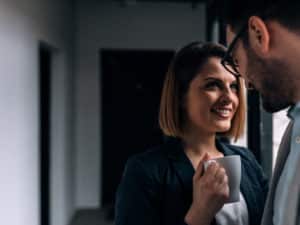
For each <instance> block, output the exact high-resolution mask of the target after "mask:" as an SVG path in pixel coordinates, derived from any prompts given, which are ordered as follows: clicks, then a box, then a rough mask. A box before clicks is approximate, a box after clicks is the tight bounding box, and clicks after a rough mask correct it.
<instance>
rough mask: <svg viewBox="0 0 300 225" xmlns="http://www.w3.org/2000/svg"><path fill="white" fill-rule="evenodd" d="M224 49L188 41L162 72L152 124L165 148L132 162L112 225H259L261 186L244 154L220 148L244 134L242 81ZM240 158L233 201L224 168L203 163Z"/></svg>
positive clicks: (259, 176)
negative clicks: (237, 198) (163, 138)
mask: <svg viewBox="0 0 300 225" xmlns="http://www.w3.org/2000/svg"><path fill="white" fill-rule="evenodd" d="M225 52H226V49H225V48H224V47H223V46H221V45H217V44H212V43H208V44H202V43H198V42H196V43H191V44H189V45H187V46H185V47H184V48H182V49H181V50H180V51H178V52H177V54H176V55H175V57H174V59H173V61H172V62H171V64H170V67H169V71H168V73H167V76H166V79H165V83H164V87H163V92H162V98H161V106H160V115H159V122H160V127H161V129H162V131H163V132H164V134H165V135H167V136H169V137H171V138H169V139H168V140H167V141H166V143H165V144H163V145H161V146H158V147H155V148H153V149H150V150H149V151H147V152H144V153H141V154H138V155H135V156H133V157H131V158H130V159H129V160H128V162H127V164H126V168H125V171H124V174H123V178H122V181H121V184H120V186H119V189H118V193H117V202H116V218H115V222H116V225H135V224H136V225H137V224H139V225H146V224H149V225H150V224H151V225H159V224H161V225H177V224H189V225H209V224H218V225H229V224H230V225H258V224H260V220H261V216H262V212H263V207H264V203H265V199H266V193H267V187H268V185H267V181H266V179H265V177H264V175H263V172H262V170H261V168H260V166H259V164H258V163H257V162H256V160H255V158H254V156H253V155H252V154H251V152H250V151H249V150H248V149H246V148H242V147H237V146H232V145H229V144H225V143H222V142H221V141H219V140H218V138H217V135H218V136H222V137H227V138H234V139H235V140H237V139H238V137H240V136H241V135H242V131H243V129H244V114H245V98H244V89H245V88H244V84H243V82H242V81H241V80H240V78H236V77H234V76H233V75H232V74H230V73H229V72H227V71H226V70H224V69H223V67H222V65H221V63H220V61H221V58H222V57H223V56H224V54H225ZM227 155H240V157H241V162H242V179H241V186H240V191H241V193H240V201H239V202H236V203H232V204H225V202H226V200H227V199H228V195H229V188H228V177H227V175H226V172H225V170H224V168H222V167H221V166H220V165H219V164H217V163H212V164H210V165H209V166H208V168H207V170H206V171H203V164H204V162H205V161H206V160H208V159H210V158H219V157H224V156H227Z"/></svg>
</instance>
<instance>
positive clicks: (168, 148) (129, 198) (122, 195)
mask: <svg viewBox="0 0 300 225" xmlns="http://www.w3.org/2000/svg"><path fill="white" fill-rule="evenodd" d="M216 144H217V148H218V150H219V151H221V152H222V153H223V154H224V155H225V156H226V155H240V156H241V164H242V178H241V186H240V188H241V192H242V194H243V196H244V198H245V200H246V203H247V207H248V213H249V225H259V224H260V221H261V217H262V213H263V208H264V204H265V200H266V196H267V191H268V182H267V179H266V177H265V176H264V174H263V171H262V169H261V167H260V165H259V164H258V163H257V161H256V159H255V157H254V156H253V154H252V153H251V152H250V151H249V150H248V149H246V148H242V147H237V146H233V145H229V144H224V143H221V142H220V141H216ZM194 173H195V170H194V168H193V166H192V164H191V162H190V160H189V159H188V157H187V156H186V155H185V153H184V151H183V146H182V144H181V141H180V140H179V139H175V138H171V139H170V140H168V141H167V142H166V143H165V144H163V145H160V146H158V147H155V148H152V149H150V150H149V151H147V152H144V153H140V154H137V155H135V156H133V157H131V158H130V159H129V160H128V161H127V163H126V166H125V170H124V173H123V177H122V180H121V183H120V185H119V188H118V191H117V196H116V205H115V224H116V225H184V224H185V223H184V217H185V215H186V213H187V211H188V209H189V207H190V205H191V203H192V193H193V192H192V188H193V181H192V179H193V175H194ZM214 223H215V221H213V224H214Z"/></svg>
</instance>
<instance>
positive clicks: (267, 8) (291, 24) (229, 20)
mask: <svg viewBox="0 0 300 225" xmlns="http://www.w3.org/2000/svg"><path fill="white" fill-rule="evenodd" d="M216 1H217V2H218V7H219V10H220V14H221V17H222V19H223V22H224V23H225V24H229V25H231V26H232V28H233V29H234V31H236V30H237V29H240V28H241V27H242V26H243V25H244V24H246V23H247V21H248V19H249V17H251V16H253V15H256V16H260V17H261V18H262V19H274V20H276V21H278V22H279V23H281V24H282V25H284V26H285V27H287V28H288V29H291V30H294V31H299V30H300V0H216Z"/></svg>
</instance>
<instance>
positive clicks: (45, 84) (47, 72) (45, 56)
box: [39, 45, 51, 225]
mask: <svg viewBox="0 0 300 225" xmlns="http://www.w3.org/2000/svg"><path fill="white" fill-rule="evenodd" d="M39 87H40V89H39V96H40V98H39V101H40V102H39V103H40V109H39V110H40V129H39V133H40V206H41V207H40V213H41V217H40V224H41V225H49V224H50V102H51V52H50V50H49V49H48V48H47V47H46V46H44V45H41V46H40V48H39Z"/></svg>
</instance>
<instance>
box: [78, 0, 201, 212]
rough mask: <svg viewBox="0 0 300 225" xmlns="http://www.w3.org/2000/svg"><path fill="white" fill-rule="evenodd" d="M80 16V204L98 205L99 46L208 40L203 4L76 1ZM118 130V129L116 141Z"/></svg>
mask: <svg viewBox="0 0 300 225" xmlns="http://www.w3.org/2000/svg"><path fill="white" fill-rule="evenodd" d="M76 21H77V22H76V24H77V26H76V61H75V71H76V85H75V88H76V102H75V109H76V115H75V116H76V120H75V121H76V129H75V143H76V144H75V146H76V166H75V168H76V179H75V180H76V207H78V208H96V207H99V206H100V202H101V199H100V193H101V172H102V171H101V165H100V162H101V129H100V127H101V124H100V118H101V114H100V112H101V109H100V105H101V102H100V99H101V96H100V85H101V84H100V76H101V74H100V71H101V68H100V65H99V62H100V59H99V50H100V49H101V48H114V49H167V50H168V49H170V50H175V49H177V48H178V47H181V46H182V45H184V44H186V43H188V42H190V41H195V40H205V7H204V5H199V6H198V7H197V8H194V9H193V8H192V6H191V4H178V3H139V2H138V1H137V3H136V4H130V5H128V6H124V5H123V6H122V5H121V4H120V3H119V2H113V1H98V0H77V4H76ZM118 135H122V134H118V131H116V141H117V138H118ZM120 151H121V149H120ZM116 157H117V152H116ZM111 163H113V162H111Z"/></svg>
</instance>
